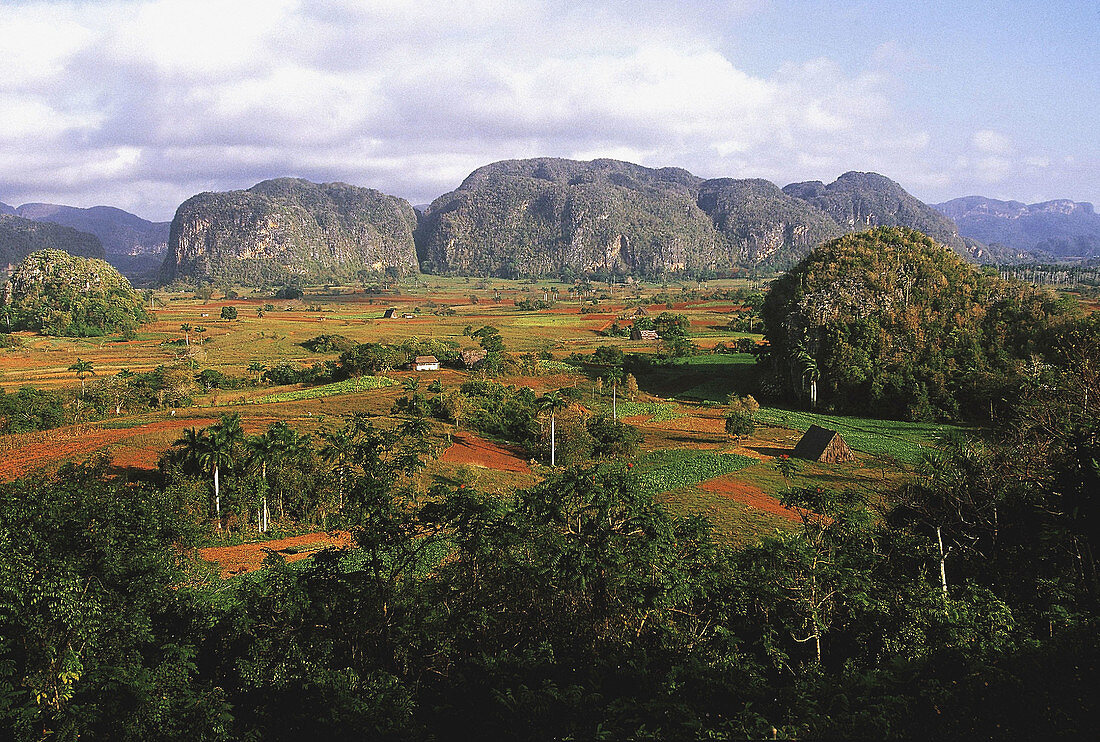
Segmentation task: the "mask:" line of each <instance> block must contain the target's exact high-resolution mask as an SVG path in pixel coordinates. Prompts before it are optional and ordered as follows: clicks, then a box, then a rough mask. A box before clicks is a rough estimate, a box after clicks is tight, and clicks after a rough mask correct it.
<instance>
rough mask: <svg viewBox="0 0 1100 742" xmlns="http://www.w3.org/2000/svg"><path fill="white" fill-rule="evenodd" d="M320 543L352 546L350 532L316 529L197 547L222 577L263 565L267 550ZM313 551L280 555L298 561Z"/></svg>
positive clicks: (201, 556) (202, 557) (340, 547)
mask: <svg viewBox="0 0 1100 742" xmlns="http://www.w3.org/2000/svg"><path fill="white" fill-rule="evenodd" d="M320 543H324V544H327V545H329V546H335V547H336V548H338V549H343V548H347V547H348V546H351V534H349V533H348V532H346V531H332V532H331V533H328V532H325V531H319V532H317V533H307V534H305V535H302V536H291V537H290V538H281V539H278V540H275V541H261V542H260V543H256V544H241V545H240V546H211V547H209V548H206V549H199V557H200V558H201V559H203V560H205V561H208V562H214V563H215V564H217V565H218V566H219V567H220V568H221V576H222V577H223V578H225V577H232V576H233V575H239V574H242V573H244V572H252V571H255V570H257V569H259V568H260V567H262V566H263V562H264V557H265V556H267V552H268V551H282V550H283V549H289V548H291V547H294V546H305V545H307V544H320ZM315 553H316V552H313V551H306V552H302V553H300V554H283V556H284V557H285V558H286V560H287V561H288V562H297V561H299V560H302V559H308V558H310V557H311V556H313V555H314V554H315Z"/></svg>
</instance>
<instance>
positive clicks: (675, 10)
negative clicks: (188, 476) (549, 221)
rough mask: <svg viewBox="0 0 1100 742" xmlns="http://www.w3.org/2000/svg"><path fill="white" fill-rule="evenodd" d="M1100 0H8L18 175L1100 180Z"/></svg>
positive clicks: (182, 194) (173, 190)
mask: <svg viewBox="0 0 1100 742" xmlns="http://www.w3.org/2000/svg"><path fill="white" fill-rule="evenodd" d="M1098 120H1100V2H1096V0H1089V1H1087V2H1086V1H1084V0H1078V1H1076V2H1071V1H1069V0H1047V1H1046V2H1044V3H1038V2H1024V1H1022V0H1017V1H1016V2H983V1H982V0H975V1H974V2H958V0H953V1H952V2H938V1H932V2H913V1H912V0H907V1H905V2H901V1H896V0H875V1H873V2H872V1H866V2H863V1H858V2H857V1H849V2H845V0H830V1H828V2H825V1H818V0H712V1H710V2H703V1H695V0H672V1H670V2H658V1H657V0H605V1H602V2H583V3H582V2H568V1H566V0H467V1H463V0H447V1H445V2H439V1H437V0H417V1H415V2H413V1H411V0H323V1H322V0H313V1H309V0H106V1H104V0H98V1H95V2H92V1H90V0H85V1H81V0H73V1H72V2H25V1H22V0H0V202H4V203H7V204H11V205H19V204H22V203H27V202H34V201H44V202H50V203H62V204H70V205H74V206H93V205H100V204H104V205H111V206H117V207H120V208H123V209H126V210H128V211H132V212H134V213H136V214H139V215H140V216H143V217H146V218H149V219H155V220H168V219H170V218H171V217H172V214H173V213H174V212H175V209H176V207H177V206H178V205H179V204H180V203H181V202H182V201H183V200H185V199H186V198H188V197H189V196H191V195H194V194H195V193H199V192H202V191H221V190H231V189H237V188H247V187H249V186H251V185H253V184H254V183H256V182H258V181H260V180H264V179H266V178H272V177H281V176H295V177H303V178H307V179H309V180H313V181H316V182H325V181H344V182H348V183H352V184H355V185H360V186H367V187H371V188H377V189H378V190H381V191H384V192H386V193H390V194H394V195H397V196H402V197H404V198H407V199H409V200H410V201H411V202H412V203H414V204H421V203H428V202H430V201H431V200H432V199H434V198H435V197H437V196H439V195H441V194H443V193H446V192H448V191H450V190H453V189H454V188H456V187H457V186H458V185H459V184H460V183H461V182H462V180H463V178H465V176H466V175H468V174H469V173H470V172H471V171H472V170H473V169H475V168H476V167H479V166H481V165H484V164H487V163H490V162H493V161H496V160H502V159H513V158H524V157H539V156H551V157H568V158H575V159H583V160H588V159H594V158H597V157H611V158H616V159H623V160H629V161H631V162H636V163H639V164H642V165H647V166H651V167H664V166H677V167H683V168H686V169H687V170H690V171H691V172H693V173H695V174H696V175H699V176H702V177H707V178H711V177H735V178H748V177H754V178H767V179H769V180H771V181H773V182H775V183H777V184H778V185H781V186H782V185H785V184H787V183H791V182H795V181H802V180H822V181H825V182H830V181H832V180H833V179H835V178H836V177H837V176H838V175H840V174H842V173H844V172H846V171H849V170H864V171H875V172H879V173H882V174H883V175H886V176H888V177H890V178H893V179H894V180H896V181H898V182H899V183H901V185H902V186H903V187H904V188H906V189H907V190H908V191H910V192H911V193H913V194H914V195H916V196H917V197H918V198H921V199H922V200H924V201H926V202H929V203H935V202H939V201H945V200H947V199H950V198H955V197H958V196H965V195H972V194H978V195H984V196H989V197H991V198H1000V199H1014V200H1019V201H1024V202H1027V203H1033V202H1037V201H1044V200H1048V199H1053V198H1070V199H1073V200H1077V201H1090V202H1100V144H1098V138H1097V137H1096V131H1097V128H1098V127H1097V121H1098Z"/></svg>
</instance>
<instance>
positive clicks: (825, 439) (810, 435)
mask: <svg viewBox="0 0 1100 742" xmlns="http://www.w3.org/2000/svg"><path fill="white" fill-rule="evenodd" d="M794 455H795V458H799V459H806V460H807V461H820V462H821V463H823V464H836V463H838V462H841V461H854V460H855V458H856V457H855V454H853V453H852V449H850V448H848V444H847V443H845V442H844V437H843V436H842V435H841V434H840V433H838V432H836V431H835V430H829V429H828V428H822V427H820V426H818V425H811V426H810V429H809V430H807V431H806V434H805V435H803V436H802V439H801V440H799V441H798V444H797V445H796V446H795V447H794Z"/></svg>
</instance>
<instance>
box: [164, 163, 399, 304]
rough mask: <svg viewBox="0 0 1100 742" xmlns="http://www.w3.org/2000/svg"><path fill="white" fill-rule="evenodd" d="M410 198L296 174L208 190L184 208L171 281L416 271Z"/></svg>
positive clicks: (173, 237)
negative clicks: (220, 190)
mask: <svg viewBox="0 0 1100 742" xmlns="http://www.w3.org/2000/svg"><path fill="white" fill-rule="evenodd" d="M415 228H416V212H414V211H413V208H412V206H411V205H409V202H408V201H405V200H404V199H401V198H396V197H394V196H387V195H385V194H383V193H381V192H379V191H376V190H372V189H369V188H358V187H356V186H351V185H348V184H346V183H324V184H316V183H311V182H309V181H306V180H300V179H296V178H279V179H276V180H265V181H263V182H262V183H257V184H256V185H254V186H253V187H252V188H249V189H248V190H245V191H229V192H227V193H201V194H199V195H197V196H193V197H191V198H189V199H187V201H185V202H184V203H183V204H181V205H180V207H179V208H178V209H177V210H176V215H175V218H174V219H173V220H172V226H171V230H170V234H169V247H168V253H167V255H166V256H165V260H164V264H163V265H162V267H161V271H160V279H161V280H162V281H163V282H166V283H167V282H171V281H175V280H193V279H206V280H215V281H233V282H241V283H249V284H257V283H271V282H283V281H288V280H293V279H297V280H302V281H313V282H324V281H333V280H342V279H348V278H353V277H355V276H356V275H357V274H358V273H359V272H360V271H363V270H367V271H375V272H382V271H384V270H385V269H386V268H388V267H399V268H401V269H404V270H409V269H411V270H416V266H417V259H416V247H415V245H414V243H413V230H414V229H415Z"/></svg>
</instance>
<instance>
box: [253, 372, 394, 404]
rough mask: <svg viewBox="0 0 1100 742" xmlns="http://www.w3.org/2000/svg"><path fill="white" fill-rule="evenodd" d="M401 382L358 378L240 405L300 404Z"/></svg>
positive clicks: (284, 393)
mask: <svg viewBox="0 0 1100 742" xmlns="http://www.w3.org/2000/svg"><path fill="white" fill-rule="evenodd" d="M399 383H400V382H398V381H395V380H394V379H391V378H389V377H388V376H358V377H356V378H354V379H345V380H344V381H337V382H334V383H332V384H324V385H322V386H315V387H310V388H309V389H296V390H295V391H293V392H281V393H279V394H268V395H266V396H264V397H259V398H258V399H249V400H242V401H241V402H240V404H270V403H272V402H300V401H302V400H304V399H320V398H321V397H335V396H336V395H338V394H355V393H357V392H369V391H372V390H374V389H382V388H385V387H388V386H397V385H398V384H399Z"/></svg>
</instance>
